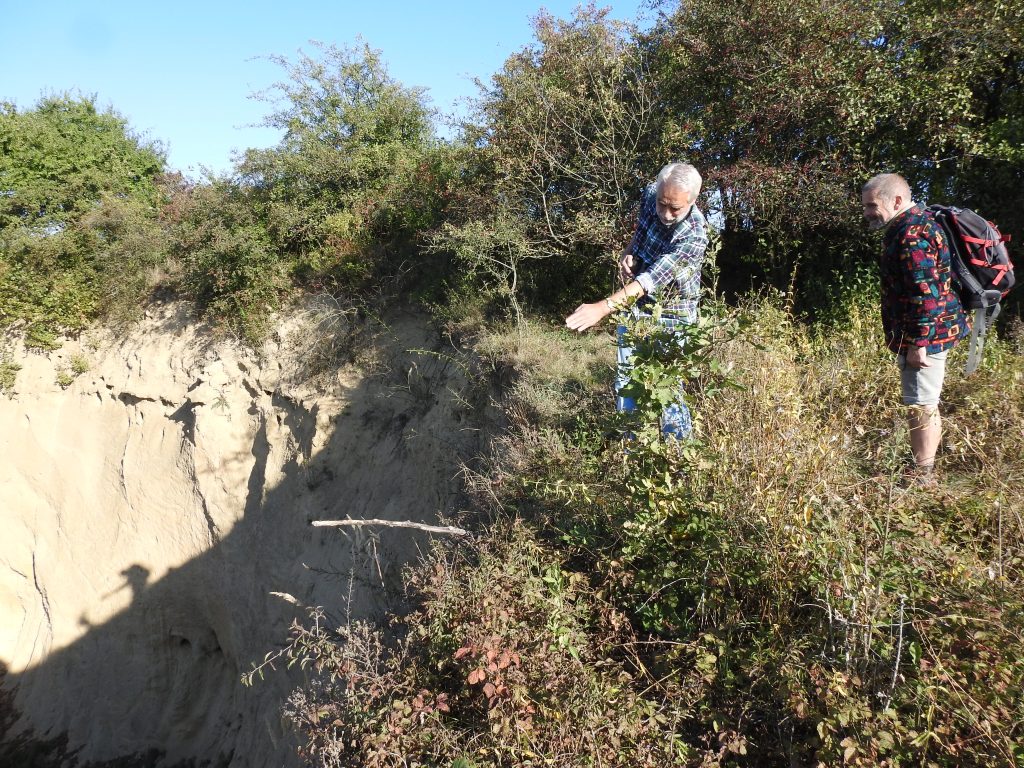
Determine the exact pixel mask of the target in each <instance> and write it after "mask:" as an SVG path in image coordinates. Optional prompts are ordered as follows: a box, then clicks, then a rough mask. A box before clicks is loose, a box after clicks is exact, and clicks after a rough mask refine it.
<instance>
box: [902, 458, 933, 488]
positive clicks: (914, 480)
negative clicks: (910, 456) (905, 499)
mask: <svg viewBox="0 0 1024 768" xmlns="http://www.w3.org/2000/svg"><path fill="white" fill-rule="evenodd" d="M902 479H903V482H902V485H903V486H904V487H905V488H934V487H935V486H937V485H938V484H939V476H938V474H937V473H936V472H935V465H934V464H912V465H911V466H909V467H907V468H906V469H905V470H904V471H903V478H902Z"/></svg>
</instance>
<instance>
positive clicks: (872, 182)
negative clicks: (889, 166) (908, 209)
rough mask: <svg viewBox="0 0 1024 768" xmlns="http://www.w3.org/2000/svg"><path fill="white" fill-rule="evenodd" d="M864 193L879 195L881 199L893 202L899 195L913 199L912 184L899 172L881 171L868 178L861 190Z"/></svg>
mask: <svg viewBox="0 0 1024 768" xmlns="http://www.w3.org/2000/svg"><path fill="white" fill-rule="evenodd" d="M861 192H862V193H865V192H866V193H867V194H869V195H877V196H878V197H879V198H880V199H882V200H886V201H889V202H891V201H892V200H894V199H896V196H897V195H899V196H900V197H902V198H903V199H904V200H910V199H911V192H910V185H909V184H908V183H907V180H906V179H905V178H903V177H902V176H900V175H899V174H898V173H880V174H878V175H877V176H874V177H873V178H871V179H869V180H868V183H867V184H865V185H864V187H863V189H862V190H861Z"/></svg>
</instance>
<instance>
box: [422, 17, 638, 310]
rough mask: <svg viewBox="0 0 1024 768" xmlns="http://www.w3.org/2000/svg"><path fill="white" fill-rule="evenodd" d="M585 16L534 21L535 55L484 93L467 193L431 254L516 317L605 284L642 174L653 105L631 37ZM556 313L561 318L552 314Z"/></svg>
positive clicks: (527, 54) (513, 63)
mask: <svg viewBox="0 0 1024 768" xmlns="http://www.w3.org/2000/svg"><path fill="white" fill-rule="evenodd" d="M606 16H607V12H606V11H598V10H595V8H594V7H593V6H590V7H588V8H583V9H580V10H578V11H577V14H576V16H575V17H574V18H573V19H572V20H570V21H563V20H558V19H555V18H553V17H551V16H549V15H547V14H544V13H542V14H540V15H539V16H538V17H537V18H536V19H535V20H534V34H535V36H536V41H537V42H536V44H535V45H533V46H530V47H528V48H525V49H523V50H522V51H520V52H519V53H517V54H514V55H513V56H511V57H509V59H508V60H507V61H506V62H505V65H504V67H503V69H502V71H501V72H499V73H498V74H496V75H495V76H494V77H493V78H492V81H491V84H490V85H489V86H484V85H483V84H481V85H480V87H481V90H482V93H481V97H480V100H479V103H478V110H479V111H478V116H477V122H476V124H474V125H469V126H466V128H465V134H466V136H465V138H466V140H467V142H468V143H469V144H470V145H471V146H473V147H474V153H473V155H472V157H471V159H470V160H469V167H468V168H467V169H466V170H465V172H464V177H465V182H466V184H465V188H464V190H463V192H462V195H461V198H460V201H459V204H458V205H457V206H455V207H456V208H457V210H456V213H455V215H454V216H453V217H452V220H450V221H449V223H448V226H447V227H446V229H445V232H444V234H443V235H442V236H441V237H439V238H438V239H437V240H436V241H435V247H439V248H449V249H451V250H452V251H454V252H455V253H456V254H457V255H458V256H459V257H460V259H461V260H462V262H463V263H464V264H465V265H466V266H467V267H468V268H469V269H470V270H472V271H474V272H475V273H476V274H479V275H481V276H482V277H483V278H484V280H485V281H486V282H487V284H488V286H489V287H490V289H491V291H492V293H493V294H494V295H496V296H499V297H501V298H502V299H504V300H505V301H508V302H510V303H511V304H512V305H513V307H514V308H515V309H516V311H517V312H518V311H519V307H520V305H521V303H522V302H523V301H524V300H525V301H528V302H532V304H533V305H534V306H535V307H547V306H552V305H561V304H564V302H565V301H568V300H569V297H570V296H573V297H578V296H579V295H580V293H581V292H582V291H585V290H586V289H587V287H588V286H591V287H592V286H593V285H595V284H601V285H602V287H604V288H606V287H607V280H608V279H609V275H610V274H611V269H612V267H613V265H614V261H615V259H614V254H615V253H616V252H618V251H619V250H621V248H622V247H623V245H625V239H626V238H628V235H629V229H630V227H629V214H630V211H631V208H632V206H633V205H634V204H635V202H636V201H637V199H638V198H639V193H640V190H641V187H642V185H643V181H644V180H645V179H646V178H647V176H648V175H649V173H650V169H649V168H648V167H646V164H645V162H644V159H645V153H646V150H647V148H648V146H649V140H650V134H649V129H648V126H649V123H650V122H651V119H652V110H653V104H652V101H651V87H650V85H649V83H648V78H647V71H646V61H645V59H644V57H643V55H642V52H641V50H640V49H639V48H638V47H637V46H636V45H635V43H634V41H633V39H632V37H631V35H630V34H629V29H628V28H627V27H625V26H624V25H621V24H616V23H613V22H611V21H609V20H608V19H607V17H606ZM559 308H560V309H561V308H562V307H559Z"/></svg>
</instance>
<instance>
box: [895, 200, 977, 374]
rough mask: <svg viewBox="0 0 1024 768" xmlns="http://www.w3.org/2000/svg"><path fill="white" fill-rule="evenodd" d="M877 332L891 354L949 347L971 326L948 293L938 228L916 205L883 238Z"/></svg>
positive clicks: (949, 277) (949, 286)
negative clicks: (879, 321)
mask: <svg viewBox="0 0 1024 768" xmlns="http://www.w3.org/2000/svg"><path fill="white" fill-rule="evenodd" d="M882 242H883V250H882V258H881V261H880V272H881V277H882V328H883V330H884V331H885V343H886V346H888V347H889V349H891V350H892V351H893V352H896V353H897V354H899V353H905V352H906V351H907V349H908V348H909V347H927V348H928V353H929V354H934V353H936V352H941V351H943V350H945V349H949V348H950V347H952V346H953V345H954V344H955V343H956V342H957V340H958V339H960V338H961V337H963V336H965V335H967V333H968V332H969V330H970V328H969V326H968V324H967V316H966V315H965V314H964V310H963V308H962V307H961V306H960V299H959V298H958V297H957V295H956V292H955V291H954V290H953V284H952V280H953V274H952V272H951V271H950V266H949V246H948V245H947V243H946V238H945V235H944V234H943V232H942V227H940V226H939V224H938V223H936V222H935V221H934V220H933V219H932V217H931V216H930V215H929V214H927V213H926V212H925V211H924V209H923V208H922V207H921V206H920V205H917V204H915V205H914V206H913V207H912V208H910V209H908V210H906V211H904V212H903V213H901V214H899V215H897V216H895V217H894V218H893V220H892V221H890V222H889V226H888V228H887V229H886V233H885V237H884V238H883V241H882Z"/></svg>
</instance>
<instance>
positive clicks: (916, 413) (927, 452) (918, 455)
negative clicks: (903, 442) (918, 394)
mask: <svg viewBox="0 0 1024 768" xmlns="http://www.w3.org/2000/svg"><path fill="white" fill-rule="evenodd" d="M907 421H908V423H909V424H910V451H911V453H913V454H914V463H915V464H917V466H918V467H920V468H922V469H924V468H925V467H928V468H930V467H933V466H935V454H936V452H937V451H938V450H939V440H940V439H941V438H942V417H941V416H940V415H939V406H937V405H912V406H910V408H909V409H908V411H907Z"/></svg>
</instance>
